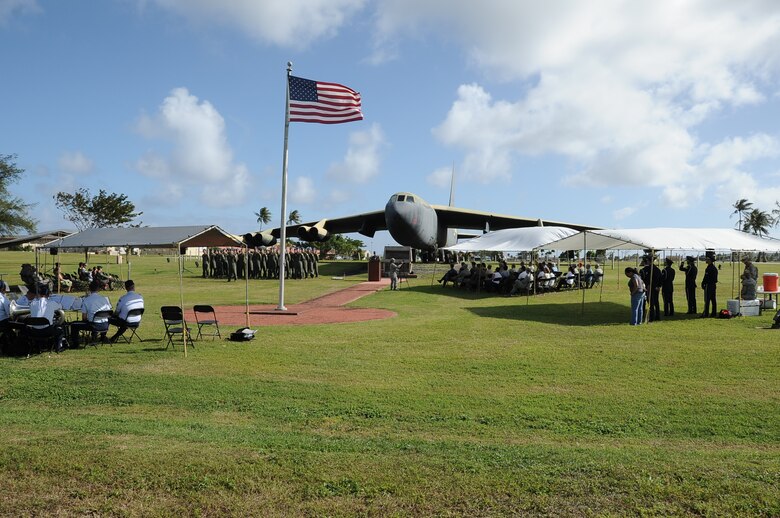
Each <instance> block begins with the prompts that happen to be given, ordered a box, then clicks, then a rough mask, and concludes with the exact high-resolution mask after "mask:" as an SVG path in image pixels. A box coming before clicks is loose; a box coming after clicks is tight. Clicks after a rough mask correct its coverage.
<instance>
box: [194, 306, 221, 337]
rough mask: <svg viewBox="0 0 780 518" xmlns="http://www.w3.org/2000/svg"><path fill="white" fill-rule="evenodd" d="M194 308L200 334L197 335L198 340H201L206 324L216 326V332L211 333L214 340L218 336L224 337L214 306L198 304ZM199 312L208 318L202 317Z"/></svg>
mask: <svg viewBox="0 0 780 518" xmlns="http://www.w3.org/2000/svg"><path fill="white" fill-rule="evenodd" d="M192 310H193V311H194V312H195V322H196V323H197V324H198V336H197V337H196V340H200V339H201V337H202V336H203V328H204V327H205V326H214V332H213V333H211V335H209V336H211V339H212V340H214V338H215V337H217V336H218V337H220V338H222V335H221V334H220V332H219V321H218V320H217V313H216V312H215V311H214V307H213V306H208V305H205V304H196V305H195V307H194V308H192ZM198 314H201V315H206V318H203V319H202V318H200V317H199V316H198ZM209 317H210V318H209Z"/></svg>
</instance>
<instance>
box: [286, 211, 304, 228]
mask: <svg viewBox="0 0 780 518" xmlns="http://www.w3.org/2000/svg"><path fill="white" fill-rule="evenodd" d="M300 223H301V215H300V213H299V212H298V211H297V210H294V211H292V212H291V213H290V216H289V217H288V218H287V224H288V225H298V224H300Z"/></svg>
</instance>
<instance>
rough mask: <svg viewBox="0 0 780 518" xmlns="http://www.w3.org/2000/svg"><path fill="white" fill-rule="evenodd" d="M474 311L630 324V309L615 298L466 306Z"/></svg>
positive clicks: (543, 320) (508, 316) (586, 323)
mask: <svg viewBox="0 0 780 518" xmlns="http://www.w3.org/2000/svg"><path fill="white" fill-rule="evenodd" d="M467 309H468V311H471V312H472V313H474V314H475V315H478V316H480V317H490V318H505V319H509V320H530V321H533V322H541V323H544V324H558V325H562V326H597V325H617V324H628V320H629V316H630V315H629V313H630V310H629V308H627V307H626V306H623V305H620V304H615V303H614V302H586V303H585V311H584V312H583V309H582V304H577V303H554V304H553V303H551V304H532V305H527V306H526V305H516V304H511V305H503V306H490V307H482V308H467Z"/></svg>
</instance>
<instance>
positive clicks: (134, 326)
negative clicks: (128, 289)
mask: <svg viewBox="0 0 780 518" xmlns="http://www.w3.org/2000/svg"><path fill="white" fill-rule="evenodd" d="M143 314H144V308H136V309H131V310H130V311H128V312H127V318H130V317H143ZM140 326H141V321H140V320H139V321H138V322H127V329H128V330H129V331H130V337H129V338H128V337H127V331H125V333H124V334H123V335H122V336H120V337H119V338H122V339H123V340H124V341H125V342H127V343H131V342H132V341H133V337H136V338H138V341H139V342H143V339H142V338H141V337H140V336H138V332H137V330H138V328H139V327H140Z"/></svg>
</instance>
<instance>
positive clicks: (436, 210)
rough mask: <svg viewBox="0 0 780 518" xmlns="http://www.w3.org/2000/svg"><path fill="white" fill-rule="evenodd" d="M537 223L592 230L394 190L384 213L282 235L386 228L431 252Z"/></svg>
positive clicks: (313, 236) (269, 236) (266, 242)
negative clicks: (466, 236)
mask: <svg viewBox="0 0 780 518" xmlns="http://www.w3.org/2000/svg"><path fill="white" fill-rule="evenodd" d="M537 225H546V226H562V227H569V228H573V229H575V230H590V229H595V228H597V227H592V226H586V225H579V224H572V223H562V222H560V221H550V220H541V219H535V218H522V217H517V216H503V215H500V214H493V213H490V212H483V211H476V210H468V209H459V208H456V207H453V206H451V205H449V206H445V205H431V204H430V203H428V202H427V201H425V200H424V199H422V198H421V197H420V196H417V195H416V194H413V193H410V192H399V193H395V194H393V195H392V196H391V197H390V200H389V201H388V202H387V205H385V208H384V210H377V211H374V212H364V213H362V214H356V215H354V216H347V217H343V218H334V219H321V220H319V221H311V222H308V223H301V224H299V225H288V226H287V232H286V234H287V236H298V238H299V239H301V240H302V241H309V242H314V241H325V240H327V239H328V237H329V236H330V235H331V234H349V233H352V232H358V233H360V234H362V235H364V236H366V237H374V233H375V232H376V231H377V230H387V231H389V232H390V235H391V236H393V239H395V241H396V242H397V243H398V244H399V245H403V246H410V247H412V248H417V249H420V250H424V251H435V250H436V249H437V248H441V247H445V246H451V245H454V244H456V243H457V240H458V229H470V230H480V231H489V230H500V229H504V228H518V227H533V226H537ZM279 230H280V229H279V228H275V229H272V230H266V231H263V232H253V233H249V234H244V236H243V237H244V241H245V242H246V244H247V245H248V246H250V247H255V246H271V245H273V244H275V243H276V240H277V239H278V238H279Z"/></svg>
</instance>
